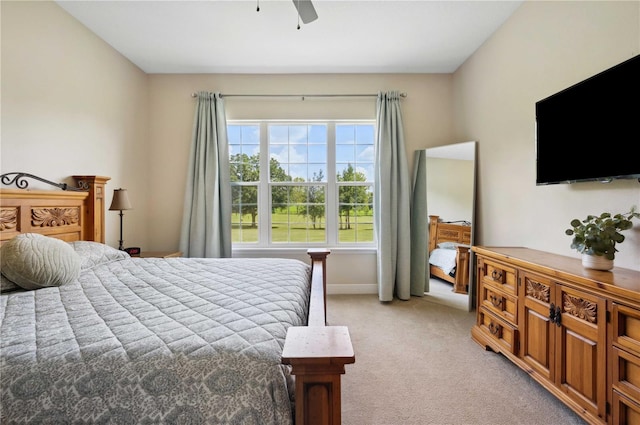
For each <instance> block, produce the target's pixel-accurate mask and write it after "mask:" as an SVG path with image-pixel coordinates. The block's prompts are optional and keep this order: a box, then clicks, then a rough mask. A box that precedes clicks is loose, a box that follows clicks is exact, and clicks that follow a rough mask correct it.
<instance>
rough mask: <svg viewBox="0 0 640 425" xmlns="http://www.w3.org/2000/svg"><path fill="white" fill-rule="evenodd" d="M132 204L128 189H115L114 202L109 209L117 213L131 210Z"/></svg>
mask: <svg viewBox="0 0 640 425" xmlns="http://www.w3.org/2000/svg"><path fill="white" fill-rule="evenodd" d="M130 209H132V207H131V202H129V195H128V194H127V189H115V190H114V191H113V200H112V201H111V206H110V207H109V211H117V210H120V211H122V210H130Z"/></svg>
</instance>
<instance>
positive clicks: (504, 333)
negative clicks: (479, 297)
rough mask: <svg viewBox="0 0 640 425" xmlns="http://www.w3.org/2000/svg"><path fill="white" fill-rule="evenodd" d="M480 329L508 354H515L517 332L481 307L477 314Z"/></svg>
mask: <svg viewBox="0 0 640 425" xmlns="http://www.w3.org/2000/svg"><path fill="white" fill-rule="evenodd" d="M478 324H479V325H480V329H482V331H483V332H485V333H486V334H487V335H489V336H490V337H491V338H492V339H493V340H495V342H496V343H498V345H499V346H500V347H502V348H503V349H504V350H506V351H508V352H510V353H514V354H515V353H516V341H517V336H518V334H517V332H518V331H517V330H516V329H515V327H514V326H512V325H511V324H509V323H507V322H505V321H504V320H501V319H499V318H498V317H497V316H495V315H493V314H491V313H490V312H488V311H487V310H486V308H485V307H482V308H481V309H480V311H479V312H478Z"/></svg>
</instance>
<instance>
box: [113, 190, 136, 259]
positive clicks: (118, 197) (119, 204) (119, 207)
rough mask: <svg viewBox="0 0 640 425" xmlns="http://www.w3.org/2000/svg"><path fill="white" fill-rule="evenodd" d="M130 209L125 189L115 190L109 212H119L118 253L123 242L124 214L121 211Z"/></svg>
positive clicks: (122, 246)
mask: <svg viewBox="0 0 640 425" xmlns="http://www.w3.org/2000/svg"><path fill="white" fill-rule="evenodd" d="M130 209H132V208H131V202H129V195H127V189H115V190H114V191H113V200H112V201H111V206H110V207H109V211H120V246H119V247H118V249H119V250H120V251H123V250H124V244H123V242H124V241H123V240H122V216H123V215H124V214H123V213H122V211H124V210H130Z"/></svg>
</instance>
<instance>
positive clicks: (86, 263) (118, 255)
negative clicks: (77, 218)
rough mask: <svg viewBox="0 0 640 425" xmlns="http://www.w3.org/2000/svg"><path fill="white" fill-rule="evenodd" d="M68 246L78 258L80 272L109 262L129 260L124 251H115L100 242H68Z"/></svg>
mask: <svg viewBox="0 0 640 425" xmlns="http://www.w3.org/2000/svg"><path fill="white" fill-rule="evenodd" d="M69 245H71V247H72V248H73V249H74V251H75V252H76V253H77V254H78V255H79V256H80V260H81V268H82V270H84V269H90V268H91V267H95V266H99V265H100V264H104V263H109V262H111V261H117V260H126V259H127V258H131V256H130V255H129V254H128V253H127V252H126V251H120V250H117V249H115V248H113V247H110V246H109V245H105V244H102V243H100V242H91V241H75V242H69Z"/></svg>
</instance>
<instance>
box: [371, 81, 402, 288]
mask: <svg viewBox="0 0 640 425" xmlns="http://www.w3.org/2000/svg"><path fill="white" fill-rule="evenodd" d="M376 124H377V134H376V158H375V173H376V178H375V186H374V212H375V213H374V217H375V218H374V229H375V233H376V238H377V242H378V258H377V268H378V270H377V272H378V298H379V299H380V301H391V300H393V298H394V296H395V297H397V298H399V299H401V300H408V299H409V298H410V297H411V293H410V284H411V224H410V223H411V217H410V213H409V211H410V204H411V187H410V184H409V171H408V167H407V165H408V164H407V154H406V151H405V147H404V132H403V126H402V111H401V108H400V94H399V93H398V92H397V91H393V92H387V93H383V92H380V93H378V100H377V104H376Z"/></svg>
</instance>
